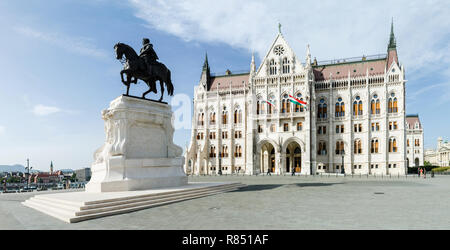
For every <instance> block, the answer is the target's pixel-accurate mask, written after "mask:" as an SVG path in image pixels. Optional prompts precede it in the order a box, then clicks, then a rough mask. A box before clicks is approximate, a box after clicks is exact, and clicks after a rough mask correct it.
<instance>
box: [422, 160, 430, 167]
mask: <svg viewBox="0 0 450 250" xmlns="http://www.w3.org/2000/svg"><path fill="white" fill-rule="evenodd" d="M423 165H424V166H425V167H428V166H431V163H430V162H429V161H424V162H423Z"/></svg>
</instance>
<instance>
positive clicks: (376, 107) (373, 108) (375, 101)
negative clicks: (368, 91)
mask: <svg viewBox="0 0 450 250" xmlns="http://www.w3.org/2000/svg"><path fill="white" fill-rule="evenodd" d="M370 113H371V114H372V115H379V114H380V99H379V98H378V95H377V94H374V95H373V98H372V101H371V102H370Z"/></svg>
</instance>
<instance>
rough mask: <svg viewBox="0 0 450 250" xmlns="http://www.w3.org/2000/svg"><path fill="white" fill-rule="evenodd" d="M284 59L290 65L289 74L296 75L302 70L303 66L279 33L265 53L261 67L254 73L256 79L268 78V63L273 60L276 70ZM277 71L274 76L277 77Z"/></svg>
mask: <svg viewBox="0 0 450 250" xmlns="http://www.w3.org/2000/svg"><path fill="white" fill-rule="evenodd" d="M284 58H287V60H288V61H289V63H290V65H291V70H290V73H296V72H300V71H301V70H303V65H302V64H301V63H300V61H299V60H298V59H297V57H296V56H295V53H294V51H293V50H292V48H291V47H290V46H289V44H288V43H287V42H286V40H285V39H284V37H283V35H282V34H281V33H278V35H277V37H276V38H275V40H274V41H273V43H272V45H271V46H270V49H269V50H268V51H267V54H266V56H265V57H264V59H263V60H262V62H261V65H260V66H259V68H258V70H257V72H256V77H267V76H270V75H269V64H270V62H271V61H272V60H273V63H275V64H276V66H277V68H278V69H280V65H281V63H282V60H283V59H284ZM278 71H279V70H278ZM278 71H277V74H275V75H278V74H279V73H280V72H278Z"/></svg>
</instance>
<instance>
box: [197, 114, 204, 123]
mask: <svg viewBox="0 0 450 250" xmlns="http://www.w3.org/2000/svg"><path fill="white" fill-rule="evenodd" d="M204 123H205V113H200V114H198V125H200V126H203V125H204Z"/></svg>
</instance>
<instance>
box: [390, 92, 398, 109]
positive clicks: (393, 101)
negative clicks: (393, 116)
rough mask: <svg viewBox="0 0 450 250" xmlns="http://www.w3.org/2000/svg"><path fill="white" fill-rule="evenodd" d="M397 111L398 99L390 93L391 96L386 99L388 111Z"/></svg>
mask: <svg viewBox="0 0 450 250" xmlns="http://www.w3.org/2000/svg"><path fill="white" fill-rule="evenodd" d="M397 112H398V101H397V97H396V96H395V93H391V96H390V97H389V100H388V113H397Z"/></svg>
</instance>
